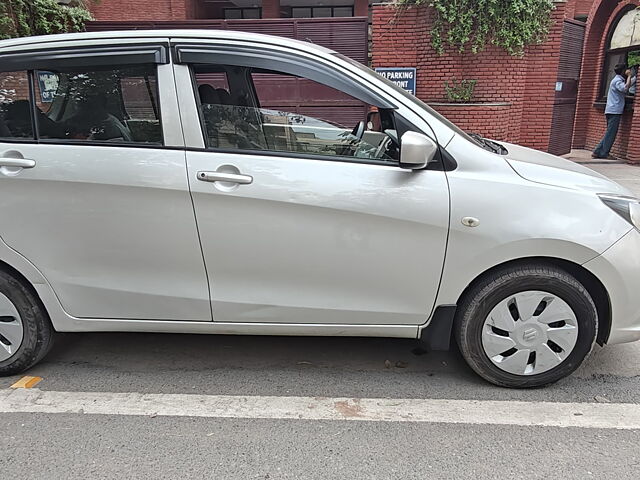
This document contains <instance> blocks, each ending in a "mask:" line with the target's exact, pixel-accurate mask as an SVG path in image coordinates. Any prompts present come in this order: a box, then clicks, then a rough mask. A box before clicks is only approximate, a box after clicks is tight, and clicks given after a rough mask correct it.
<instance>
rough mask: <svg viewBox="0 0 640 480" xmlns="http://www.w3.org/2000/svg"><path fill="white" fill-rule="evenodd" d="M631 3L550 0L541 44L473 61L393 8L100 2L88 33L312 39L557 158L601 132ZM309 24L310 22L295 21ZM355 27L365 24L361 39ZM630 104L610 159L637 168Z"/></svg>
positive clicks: (336, 3)
mask: <svg viewBox="0 0 640 480" xmlns="http://www.w3.org/2000/svg"><path fill="white" fill-rule="evenodd" d="M638 4H640V0H556V1H555V2H554V6H555V8H554V10H553V14H552V15H553V22H552V27H551V30H550V32H549V36H548V38H547V39H546V41H545V42H544V43H543V44H541V45H534V46H530V47H528V48H527V49H526V52H525V55H524V56H522V57H514V56H510V55H508V54H507V53H506V52H504V51H502V50H500V49H498V48H497V47H491V46H490V47H488V48H486V49H485V50H484V51H483V52H481V53H479V54H475V55H474V54H460V53H458V52H457V51H453V50H452V49H450V50H447V51H445V53H444V54H443V55H437V54H436V53H435V52H434V50H433V48H432V47H431V42H430V34H429V32H430V29H431V20H432V19H431V14H432V12H431V11H430V10H429V9H428V8H427V7H417V8H415V7H414V8H408V9H404V10H400V11H398V10H397V9H396V8H395V7H393V6H391V5H389V4H388V3H380V4H377V3H374V4H370V3H368V0H327V1H325V2H322V5H319V3H318V2H312V1H310V0H215V1H214V0H144V1H143V0H137V1H136V0H101V1H100V2H99V3H97V4H95V5H93V6H92V13H93V15H94V17H95V18H96V20H97V22H95V23H93V24H91V25H89V27H88V28H90V29H106V28H131V27H134V28H166V27H171V26H177V27H200V28H203V27H204V28H232V29H240V30H249V31H257V32H264V33H273V34H280V35H284V36H291V37H295V38H302V39H310V40H312V41H314V42H316V43H320V44H324V45H326V46H328V47H330V48H334V49H338V50H340V51H342V53H345V54H347V55H350V56H352V58H356V59H358V60H359V61H363V62H367V61H368V62H369V63H370V64H371V65H372V66H373V67H415V68H416V72H417V73H416V80H417V81H416V95H417V96H418V97H419V98H420V99H422V100H424V101H425V102H427V103H429V104H431V105H432V106H433V107H434V108H436V109H437V110H439V111H440V112H441V113H443V114H444V115H445V116H447V117H449V118H450V119H451V120H453V121H454V122H455V123H457V124H458V125H460V126H461V127H462V128H464V129H466V130H469V131H474V132H478V133H481V134H483V135H486V136H489V137H491V138H495V139H498V140H505V141H511V142H516V143H521V144H524V145H527V146H532V147H534V148H538V149H541V150H546V151H550V152H552V153H556V154H562V153H567V152H568V151H569V150H570V149H571V148H572V147H573V148H593V147H594V145H595V144H596V143H597V142H598V141H599V139H600V137H601V135H602V134H603V132H604V127H605V121H604V103H603V101H602V100H603V97H604V95H606V84H607V82H608V79H609V78H610V72H611V71H612V68H613V64H614V63H616V62H615V61H614V60H622V61H625V60H627V59H629V61H630V62H635V60H636V56H635V51H634V49H633V44H634V42H635V39H633V38H631V37H629V39H628V40H629V42H628V45H626V44H625V45H626V46H624V47H620V46H618V45H613V47H612V46H611V44H610V40H611V38H612V36H613V32H614V30H615V29H616V27H617V26H618V25H619V22H621V19H622V18H623V17H624V18H625V20H624V22H622V23H623V25H622V27H624V28H627V27H628V25H627V24H628V23H629V21H630V16H632V15H635V13H634V9H635V7H636V6H637V5H638ZM625 15H627V16H626V17H625ZM327 17H331V18H327ZM338 17H339V18H338ZM308 18H311V19H315V20H314V21H315V22H316V23H296V21H297V20H299V19H308ZM322 19H325V20H327V22H325V23H322ZM349 19H350V20H354V22H349V21H348V20H349ZM329 20H331V21H332V22H329ZM355 20H361V21H362V22H361V23H360V24H358V25H366V24H367V23H368V32H367V31H365V29H358V28H360V27H358V28H356V26H355V25H356V22H355ZM631 20H633V21H635V17H634V18H633V19H631ZM638 21H639V26H640V14H639V20H638ZM317 22H320V23H317ZM632 24H633V22H632ZM625 25H627V27H625ZM312 27H313V28H312ZM622 27H621V28H622ZM365 28H366V27H365ZM622 29H623V28H622ZM638 31H639V32H640V28H639V29H638ZM327 32H329V33H330V34H329V33H327ZM354 32H358V33H357V35H356V33H354ZM361 33H362V34H361ZM367 36H368V37H369V42H367V38H366V37H367ZM622 37H624V35H622ZM638 37H639V38H638V57H637V59H638V61H639V62H638V63H640V34H639V35H638ZM367 50H368V51H369V54H368V57H367V53H366V51H367ZM361 51H363V52H364V53H361ZM454 77H455V78H456V79H458V80H460V79H474V80H477V85H476V88H475V92H474V97H473V98H472V101H471V102H469V103H464V104H463V103H453V102H449V101H448V100H447V99H446V95H445V89H444V82H445V81H446V80H450V79H452V78H454ZM627 103H628V105H627V111H626V112H625V114H624V118H623V122H622V124H621V128H620V134H619V137H618V141H617V142H616V145H615V146H614V150H613V153H614V154H615V155H617V156H619V157H621V158H624V159H627V160H628V161H630V162H634V163H640V144H639V143H638V142H634V141H633V139H635V138H640V114H639V115H638V117H637V118H636V119H635V120H634V111H633V97H631V96H630V97H629V98H628V102H627Z"/></svg>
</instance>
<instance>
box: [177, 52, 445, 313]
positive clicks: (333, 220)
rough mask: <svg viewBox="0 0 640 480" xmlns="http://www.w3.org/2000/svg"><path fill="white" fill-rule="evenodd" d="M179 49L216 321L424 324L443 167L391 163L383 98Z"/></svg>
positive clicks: (310, 75)
mask: <svg viewBox="0 0 640 480" xmlns="http://www.w3.org/2000/svg"><path fill="white" fill-rule="evenodd" d="M225 48H226V47H225ZM177 50H178V58H180V59H181V61H182V64H178V65H175V67H174V68H175V72H176V78H177V81H178V84H179V85H183V86H187V87H190V86H191V85H194V89H193V91H190V90H189V89H182V88H181V89H179V94H180V95H182V96H181V97H180V107H181V116H182V118H183V122H185V132H186V131H189V132H192V135H191V136H189V137H188V138H187V144H188V146H189V147H192V148H190V149H189V151H188V152H187V165H188V175H189V181H190V183H191V191H192V196H193V201H194V205H195V211H196V217H197V220H198V226H199V231H200V235H201V242H202V247H203V252H204V257H205V262H206V265H207V271H208V274H209V280H210V284H211V295H212V308H213V316H214V320H215V321H222V322H249V323H250V322H264V323H287V324H295V323H302V324H360V325H367V324H370V325H373V324H377V325H387V324H388V325H418V324H422V323H424V322H425V321H426V320H427V318H428V316H429V314H430V312H431V309H432V308H433V304H434V301H435V296H436V293H437V287H438V283H439V280H440V275H441V272H442V266H443V260H444V254H445V246H446V238H447V229H448V216H449V210H448V209H449V199H448V188H447V183H446V177H445V173H444V171H442V169H425V170H420V171H410V170H403V169H401V168H399V166H398V155H399V147H398V144H397V143H398V142H397V137H398V135H399V134H400V133H402V132H401V130H402V128H400V126H399V124H400V123H401V122H402V118H401V117H400V114H399V113H398V112H394V111H393V106H392V105H388V104H386V102H385V101H384V100H381V99H379V98H378V97H376V96H375V95H374V94H373V93H371V92H369V91H367V90H366V89H365V88H364V87H361V86H358V85H356V84H354V83H353V82H350V81H349V79H348V78H346V77H345V73H344V72H337V71H332V70H331V69H330V68H329V67H326V66H322V65H319V64H312V63H311V62H310V61H306V60H305V59H300V58H295V57H291V58H288V57H287V56H286V55H282V52H280V54H279V57H278V60H277V61H274V59H273V58H269V54H268V52H265V51H263V50H260V51H257V50H256V51H255V52H252V51H251V50H250V49H247V48H246V47H244V48H243V55H234V52H233V49H232V48H229V49H228V50H227V51H221V50H219V49H217V50H216V48H212V49H211V50H209V49H208V47H207V46H200V47H197V46H193V45H192V46H186V47H184V49H183V50H182V51H180V47H178V49H177ZM301 65H302V66H301ZM195 87H197V90H196V88H195ZM341 87H344V88H341ZM367 112H371V113H370V114H369V115H368V118H367ZM198 114H199V115H198ZM199 117H200V118H199ZM367 120H368V122H367ZM367 124H368V127H370V128H368V129H367V128H366V127H367ZM374 124H378V125H377V126H376V125H374ZM200 125H202V131H203V132H204V135H203V136H204V143H203V138H202V136H201V135H200V131H201V130H200ZM365 130H366V131H365ZM195 132H197V133H198V134H197V135H196V133H195ZM394 139H395V141H394Z"/></svg>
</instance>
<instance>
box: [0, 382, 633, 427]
mask: <svg viewBox="0 0 640 480" xmlns="http://www.w3.org/2000/svg"><path fill="white" fill-rule="evenodd" d="M0 412H1V413H54V414H55V413H80V414H94V415H151V416H156V415H157V416H176V417H185V416H189V417H208V418H262V419H288V420H351V421H354V420H355V421H369V422H429V423H461V424H473V425H520V426H545V427H581V428H616V429H640V405H637V404H629V403H554V402H519V401H496V400H440V399H424V400H423V399H380V398H359V399H357V398H356V399H354V398H324V397H258V396H256V397H250V396H230V395H189V394H184V395H183V394H141V393H108V392H49V391H42V390H39V389H37V388H33V389H17V390H11V389H7V390H0Z"/></svg>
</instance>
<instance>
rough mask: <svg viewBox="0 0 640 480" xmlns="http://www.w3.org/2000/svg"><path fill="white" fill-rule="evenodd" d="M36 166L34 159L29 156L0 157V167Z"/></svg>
mask: <svg viewBox="0 0 640 480" xmlns="http://www.w3.org/2000/svg"><path fill="white" fill-rule="evenodd" d="M35 166H36V161H35V160H31V159H30V158H22V157H20V158H17V156H16V157H4V156H2V157H0V167H12V168H33V167H35Z"/></svg>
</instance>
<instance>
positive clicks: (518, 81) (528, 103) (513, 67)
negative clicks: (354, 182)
mask: <svg viewBox="0 0 640 480" xmlns="http://www.w3.org/2000/svg"><path fill="white" fill-rule="evenodd" d="M569 5H570V6H572V5H573V2H570V3H569ZM566 6H567V4H566V3H564V2H563V3H557V4H556V9H555V10H554V12H553V27H552V29H551V32H550V34H549V37H548V39H547V41H546V42H545V43H543V44H541V45H536V46H533V47H530V48H528V49H527V51H526V53H525V55H524V56H523V57H514V56H511V55H509V54H508V53H506V52H505V51H504V50H502V49H499V48H497V47H494V46H488V47H487V48H486V49H485V50H484V51H483V52H480V53H479V54H476V55H474V54H460V53H459V52H457V51H455V50H454V49H451V48H447V49H446V50H445V52H444V53H443V54H442V55H438V54H437V53H436V52H435V51H434V49H433V47H432V46H431V38H430V33H429V32H430V25H431V24H432V17H431V16H432V15H433V12H432V10H431V9H429V8H427V7H418V8H416V7H414V8H407V9H404V10H401V11H398V10H396V9H395V8H394V7H392V6H389V5H384V4H377V5H374V6H373V12H372V35H373V48H372V63H373V66H374V67H401V66H402V67H413V66H415V67H416V68H417V72H416V74H417V78H416V80H417V87H416V95H417V96H418V97H419V98H420V99H421V100H423V101H425V102H427V103H431V104H433V106H434V108H436V109H437V110H438V111H440V112H441V113H442V114H443V115H445V116H446V117H447V118H449V119H450V120H452V121H453V122H454V123H456V124H458V125H459V126H461V127H462V128H463V129H465V130H470V131H474V132H477V133H481V134H483V135H487V136H489V137H492V138H495V139H498V140H506V141H511V142H517V143H521V144H523V145H527V146H531V147H534V148H538V149H541V150H546V149H547V148H548V146H549V134H550V127H551V119H552V112H553V100H554V96H555V91H554V87H555V82H556V77H557V68H558V58H559V50H560V40H561V35H562V20H563V19H564V16H565V7H566ZM453 77H455V78H457V79H458V80H460V79H463V78H467V79H476V80H478V83H477V85H476V89H475V93H474V99H473V100H474V102H477V103H475V104H472V105H468V106H466V107H465V106H459V105H458V106H452V105H446V94H445V89H444V82H445V81H447V80H451V79H452V78H453ZM483 102H486V103H488V104H487V105H482V103H483ZM443 103H445V104H443ZM496 103H500V104H501V105H496Z"/></svg>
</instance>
